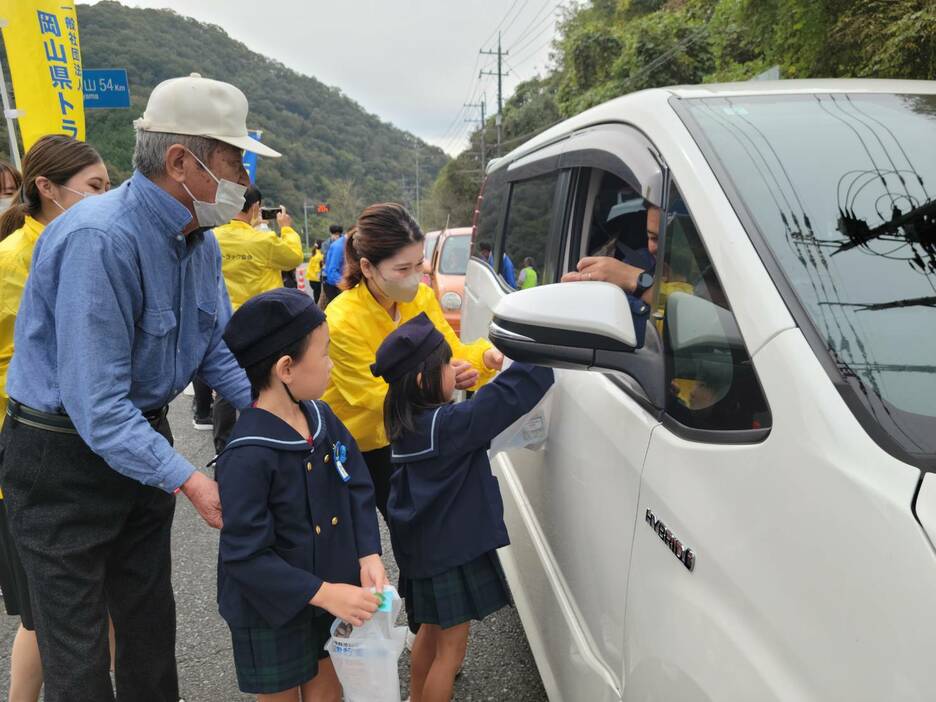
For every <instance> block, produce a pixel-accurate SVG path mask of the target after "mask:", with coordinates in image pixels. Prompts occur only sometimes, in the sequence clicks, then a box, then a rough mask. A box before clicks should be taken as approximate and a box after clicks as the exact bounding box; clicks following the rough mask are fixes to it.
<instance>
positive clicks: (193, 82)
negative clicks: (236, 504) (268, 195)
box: [0, 73, 279, 702]
mask: <svg viewBox="0 0 936 702" xmlns="http://www.w3.org/2000/svg"><path fill="white" fill-rule="evenodd" d="M246 120H247V98H246V97H245V96H244V94H243V93H242V92H241V91H240V90H238V89H237V88H236V87H234V86H233V85H230V84H228V83H223V82H220V81H215V80H210V79H207V78H203V77H201V76H199V75H198V74H194V73H193V74H192V75H190V76H187V77H184V78H174V79H172V80H167V81H165V82H163V83H160V84H159V85H158V86H156V88H155V89H154V90H153V92H152V94H151V95H150V98H149V102H148V104H147V106H146V111H145V113H144V114H143V117H142V118H141V119H139V120H137V121H136V122H135V127H136V130H137V133H136V147H135V150H134V155H133V163H134V168H135V170H134V173H133V176H132V177H131V178H130V179H129V180H128V181H126V182H125V183H124V184H123V185H121V186H120V187H119V188H116V189H114V190H111V191H110V192H109V193H107V194H106V195H102V196H100V197H97V198H88V199H87V200H85V201H82V202H80V203H78V205H76V206H75V207H73V208H71V209H70V210H69V211H68V212H67V213H66V214H63V215H62V216H61V217H59V218H58V219H56V220H55V222H53V223H52V224H51V225H49V227H48V228H47V229H46V230H45V232H44V234H43V236H42V238H41V239H40V240H39V242H38V243H37V245H36V250H35V254H34V258H33V275H31V276H30V279H29V281H28V282H27V285H26V289H25V292H24V294H23V301H22V307H21V308H20V315H19V317H18V323H17V327H16V332H15V353H14V356H13V360H12V362H11V364H10V371H9V381H8V384H7V389H8V391H9V395H10V406H9V409H8V415H9V416H8V418H7V421H6V422H5V424H4V427H3V435H2V444H0V445H2V447H3V449H4V450H3V459H2V461H3V462H2V468H0V481H2V485H3V492H4V497H6V498H7V499H6V509H7V511H8V515H9V522H10V529H11V531H12V534H13V538H14V540H15V542H16V544H17V548H18V549H19V552H20V555H21V557H22V561H23V566H24V568H25V570H26V574H27V576H28V578H29V580H30V583H31V585H32V591H33V595H34V600H33V608H34V610H35V619H36V630H37V635H38V639H39V650H40V654H41V657H42V664H43V671H44V674H45V699H46V701H47V702H60V701H62V700H69V701H70V702H74V701H75V700H105V699H106V700H109V699H113V690H112V688H111V680H110V675H109V673H108V667H109V655H108V644H107V624H106V622H107V617H106V615H107V612H109V613H110V615H111V617H112V618H113V621H114V627H115V630H116V643H117V673H116V681H117V697H118V699H128V700H130V699H132V700H141V701H143V700H154V701H155V700H159V701H165V702H169V701H171V702H176V701H177V700H178V699H179V687H178V678H177V672H176V662H175V602H174V599H173V593H172V583H171V581H170V548H169V543H170V530H171V526H172V518H173V513H174V511H175V493H177V492H180V491H181V492H182V494H183V495H184V496H185V497H186V498H188V499H189V500H190V501H191V503H192V505H193V506H194V507H195V509H196V510H197V511H198V513H199V514H200V515H201V516H202V518H204V520H205V521H206V522H207V523H208V524H210V525H211V526H213V527H219V526H220V524H221V510H220V503H219V500H218V488H217V485H216V483H215V482H214V481H212V480H211V479H209V478H208V477H207V476H206V475H204V474H203V473H200V472H199V471H197V470H195V468H194V466H193V465H192V464H191V463H190V462H189V461H188V460H187V459H186V458H184V457H183V456H182V455H181V454H179V453H178V452H176V451H175V450H173V448H172V434H171V432H170V429H169V425H168V422H167V420H166V414H167V406H168V404H169V402H171V401H172V399H173V398H174V397H176V395H178V394H179V393H180V392H181V391H182V389H183V388H184V387H185V386H186V385H188V383H189V382H190V381H191V380H192V378H193V377H194V376H196V375H198V376H200V377H201V378H202V379H203V380H204V381H205V382H206V383H208V384H209V385H210V386H211V387H213V388H215V389H216V390H217V391H218V392H219V393H220V394H221V395H222V396H224V397H225V398H227V399H228V400H229V401H231V403H232V404H234V406H235V407H238V408H243V407H246V406H247V405H248V404H249V402H250V386H249V384H248V382H247V378H246V376H245V374H244V371H243V370H242V369H241V368H239V367H238V365H237V363H236V361H235V360H234V357H233V356H232V355H231V352H230V351H229V350H228V348H227V346H226V345H225V344H224V341H223V340H222V337H221V334H222V332H223V330H224V327H225V325H226V324H227V321H228V319H229V318H230V315H231V307H230V302H229V300H228V295H227V292H226V290H225V286H224V281H223V279H222V277H221V256H220V253H219V251H218V245H217V242H216V241H215V239H214V237H213V236H211V235H207V236H206V235H205V231H206V230H207V229H209V228H211V227H214V226H217V225H219V224H224V223H227V222H229V221H230V220H231V219H232V218H233V217H234V215H235V214H237V213H238V212H239V211H240V210H241V209H242V207H243V205H244V191H245V188H246V185H247V183H248V179H247V174H246V172H245V171H244V168H243V165H242V152H243V151H244V150H247V151H252V152H255V153H258V154H260V155H263V156H267V157H277V156H279V154H278V153H277V152H276V151H274V150H272V149H270V148H268V147H266V146H264V145H262V144H261V143H259V142H257V141H255V140H253V139H251V138H250V137H249V136H248V135H247V126H246V124H247V123H246Z"/></svg>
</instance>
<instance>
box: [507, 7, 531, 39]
mask: <svg viewBox="0 0 936 702" xmlns="http://www.w3.org/2000/svg"><path fill="white" fill-rule="evenodd" d="M528 2H530V0H523V4H522V5H521V6H520V9H519V10H517V14H515V15H514V18H513V19H512V20H510V24H508V25H507V26H506V27H504V28H503V29H502V30H501V33H502V34H506V33H507V32H509V31H510V28H511V27H513V26H514V22H516V21H517V19H518V18H519V17H520V15H522V14H523V8H525V7H526V6H527V3H528ZM514 4H516V3H514Z"/></svg>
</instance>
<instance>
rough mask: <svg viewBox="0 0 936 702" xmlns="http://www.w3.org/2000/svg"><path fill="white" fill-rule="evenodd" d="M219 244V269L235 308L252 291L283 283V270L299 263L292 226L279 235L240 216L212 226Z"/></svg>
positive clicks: (298, 244) (299, 249) (300, 256)
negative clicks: (259, 227) (255, 226)
mask: <svg viewBox="0 0 936 702" xmlns="http://www.w3.org/2000/svg"><path fill="white" fill-rule="evenodd" d="M213 231H214V235H215V238H216V239H217V240H218V246H220V247H221V273H222V275H223V276H224V283H225V285H226V286H227V291H228V297H230V298H231V306H232V307H233V308H234V309H235V310H236V309H237V308H238V307H240V306H241V305H243V304H244V303H245V302H247V300H249V299H250V298H252V297H253V296H254V295H259V294H260V293H262V292H266V291H267V290H273V289H274V288H281V287H283V278H282V275H281V272H282V271H288V270H291V269H293V268H295V267H296V266H298V265H299V264H300V263H302V259H303V253H302V241H301V240H300V239H299V235H298V234H297V233H296V231H295V230H294V229H293V228H292V227H283V230H282V235H281V236H277V235H276V232H261V231H259V230H257V229H254V228H253V227H251V226H250V225H249V224H248V223H247V222H242V221H240V220H239V219H235V220H232V221H231V222H230V223H229V224H224V225H222V226H220V227H215V228H214V230H213Z"/></svg>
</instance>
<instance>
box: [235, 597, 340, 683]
mask: <svg viewBox="0 0 936 702" xmlns="http://www.w3.org/2000/svg"><path fill="white" fill-rule="evenodd" d="M334 621H335V618H334V617H332V616H331V615H321V616H304V617H300V620H299V621H298V622H295V623H290V624H287V625H286V626H282V627H279V628H277V629H274V628H272V627H245V628H241V627H231V641H232V643H233V645H234V669H235V670H236V671H237V685H238V687H240V689H241V692H250V693H253V694H264V693H267V694H269V693H274V692H283V691H284V690H291V689H292V688H294V687H297V686H299V685H302V684H303V683H306V682H308V681H309V680H311V679H312V678H314V677H315V676H316V675H318V662H319V661H320V660H321V659H322V658H328V652H327V651H326V650H325V644H326V643H327V642H328V639H329V637H330V636H331V625H332V622H334Z"/></svg>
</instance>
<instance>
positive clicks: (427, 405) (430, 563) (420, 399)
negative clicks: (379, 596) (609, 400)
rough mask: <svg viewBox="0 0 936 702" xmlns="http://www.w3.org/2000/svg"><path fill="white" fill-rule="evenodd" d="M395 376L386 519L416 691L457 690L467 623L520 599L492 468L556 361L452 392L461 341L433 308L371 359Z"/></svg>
mask: <svg viewBox="0 0 936 702" xmlns="http://www.w3.org/2000/svg"><path fill="white" fill-rule="evenodd" d="M371 371H372V372H373V374H374V375H375V376H380V377H381V378H382V379H383V380H385V381H386V382H387V383H388V384H389V391H388V392H387V399H386V412H385V413H384V424H385V429H386V433H387V436H388V438H389V439H390V440H391V441H392V442H393V443H392V444H391V445H392V458H391V460H392V461H393V465H394V471H393V477H392V478H391V480H390V495H389V501H388V505H387V517H388V519H387V523H388V525H389V527H390V540H391V542H392V544H393V554H394V557H395V558H396V562H397V565H399V567H400V584H399V588H398V589H399V592H400V594H401V595H402V596H403V598H404V600H405V601H406V616H407V620H408V623H409V627H410V631H411V632H413V633H415V634H416V640H415V642H414V644H413V653H412V666H413V670H412V675H411V682H410V692H411V698H410V699H411V700H412V702H443V701H447V700H449V699H451V696H452V686H453V684H454V681H455V675H456V673H457V672H458V669H459V667H460V666H461V663H462V660H463V659H464V657H465V653H466V649H467V645H468V629H469V626H470V622H471V621H472V620H477V621H480V620H482V619H484V618H485V617H487V616H488V615H490V614H493V613H494V612H496V611H497V610H499V609H501V608H502V607H505V606H506V605H509V604H510V603H511V598H510V590H509V588H508V586H507V582H506V579H505V577H504V571H503V569H502V568H501V564H500V560H499V559H498V557H497V550H496V549H498V548H500V547H502V546H506V545H507V544H508V543H510V539H509V538H508V536H507V526H506V525H505V524H504V503H503V500H502V498H501V494H500V489H499V488H498V484H497V479H496V478H495V477H494V476H493V474H492V473H491V464H490V461H489V460H488V455H487V450H488V447H489V446H490V445H491V440H492V439H493V438H494V437H495V436H497V435H498V434H500V433H501V432H502V431H503V430H504V429H506V428H507V427H509V426H510V425H511V424H513V423H514V422H515V421H516V420H517V419H519V418H520V417H522V416H523V415H524V414H526V413H527V412H529V411H530V410H532V409H533V407H534V406H535V405H536V404H537V403H538V402H539V401H540V399H541V398H542V397H543V395H544V394H545V393H546V391H547V390H548V389H549V388H550V386H551V385H552V384H553V371H552V370H551V369H549V368H539V367H536V366H531V365H527V364H522V363H515V364H513V365H512V366H510V367H509V368H508V369H507V370H505V371H504V372H503V373H502V374H501V375H499V376H498V377H497V378H496V379H495V380H494V381H493V382H492V383H490V384H489V385H487V386H485V387H483V388H481V390H479V391H478V392H477V394H475V396H474V397H473V398H472V399H471V400H468V401H466V402H459V403H454V404H453V403H452V395H453V393H454V392H455V387H456V377H457V374H458V370H457V367H456V365H455V363H453V362H452V348H451V347H450V346H449V344H448V342H447V341H446V339H445V337H444V336H443V335H442V334H441V333H440V332H439V331H438V329H436V327H435V326H434V325H433V322H432V321H431V320H430V319H429V317H427V316H426V315H425V314H424V313H421V314H419V315H418V316H417V317H414V318H413V319H411V320H410V321H408V322H407V323H406V324H404V325H402V326H401V327H400V328H399V329H397V330H396V331H394V332H393V333H391V334H390V335H389V336H388V337H387V338H386V340H385V341H384V342H383V343H382V344H381V345H380V348H379V349H378V351H377V356H376V362H375V363H374V364H373V366H372V367H371Z"/></svg>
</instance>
